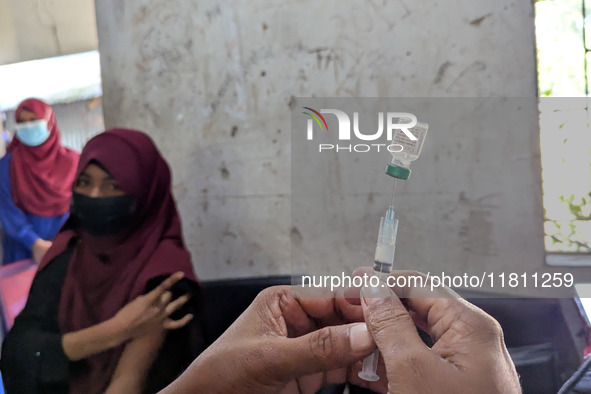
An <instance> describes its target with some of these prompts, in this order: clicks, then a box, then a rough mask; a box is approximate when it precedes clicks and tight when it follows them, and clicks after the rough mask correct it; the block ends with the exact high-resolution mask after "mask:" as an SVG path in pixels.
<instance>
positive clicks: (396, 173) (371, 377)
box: [358, 118, 429, 382]
mask: <svg viewBox="0 0 591 394" xmlns="http://www.w3.org/2000/svg"><path fill="white" fill-rule="evenodd" d="M410 120H411V122H414V123H412V124H413V126H414V127H411V128H409V130H407V131H409V132H410V133H411V135H412V136H413V137H414V138H415V139H414V140H413V139H411V138H410V137H409V136H408V135H407V134H406V133H404V132H403V131H401V130H398V131H397V132H396V134H394V136H393V138H392V142H396V143H397V144H398V145H400V146H402V147H403V149H402V151H401V152H392V156H393V157H392V162H391V163H389V164H388V166H387V167H386V174H388V175H390V176H391V177H393V178H395V179H394V182H396V178H398V179H403V180H408V178H410V168H409V167H410V163H411V162H412V161H414V160H416V159H417V158H418V157H419V154H420V153H421V150H422V148H423V143H424V142H425V137H426V136H427V131H428V130H429V125H427V124H426V123H417V122H416V118H414V119H410ZM397 231H398V219H395V218H394V191H392V204H391V205H390V207H389V208H388V210H387V211H386V216H385V217H382V219H381V221H380V232H379V234H378V242H377V245H376V253H375V257H374V265H373V270H374V273H375V275H377V276H378V278H380V284H379V285H380V286H387V284H386V278H387V277H388V276H389V275H390V273H391V272H392V270H393V269H394V253H395V251H396V232H397ZM379 357H380V351H379V350H377V349H376V350H375V351H374V352H373V353H372V354H370V355H369V356H367V357H366V358H365V359H364V360H363V369H362V370H361V371H360V372H359V373H358V375H359V377H360V378H361V379H364V380H367V381H370V382H375V381H377V380H379V379H380V377H379V376H378V375H377V374H376V370H377V366H378V359H379Z"/></svg>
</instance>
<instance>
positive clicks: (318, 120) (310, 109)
mask: <svg viewBox="0 0 591 394" xmlns="http://www.w3.org/2000/svg"><path fill="white" fill-rule="evenodd" d="M302 108H303V109H307V110H308V111H311V112H313V113H314V114H316V115H317V116H316V115H314V114H311V113H310V112H302V113H303V114H305V115H309V116H310V117H311V118H312V119H314V120H315V121H316V123H318V126H320V130H322V129H324V127H322V123H320V119H322V122H323V123H324V126H325V127H326V131H328V125H327V124H326V120H325V119H324V116H322V115H321V114H320V112H318V111H316V110H314V109H312V108H310V107H302ZM318 117H320V119H318Z"/></svg>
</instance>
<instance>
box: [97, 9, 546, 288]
mask: <svg viewBox="0 0 591 394" xmlns="http://www.w3.org/2000/svg"><path fill="white" fill-rule="evenodd" d="M96 11H97V12H96V13H97V22H98V34H99V50H100V53H101V66H102V72H103V91H104V114H105V123H106V125H107V126H116V125H117V126H127V127H135V128H139V129H142V130H145V131H147V132H148V133H150V134H151V135H152V136H153V138H154V139H155V140H156V142H157V143H158V145H159V146H160V148H161V149H162V151H163V152H164V154H165V155H166V157H167V158H168V160H169V161H170V163H171V165H172V168H173V171H174V189H175V193H176V197H177V200H178V203H179V207H180V210H181V213H182V218H183V226H184V232H185V237H186V239H187V243H188V245H189V247H190V249H191V251H192V254H193V258H194V263H195V266H196V269H197V272H198V274H199V275H200V276H201V277H203V278H223V277H238V276H256V275H267V274H278V273H290V272H291V268H290V247H291V246H294V247H298V245H302V244H303V243H305V242H306V236H307V235H306V234H305V233H302V231H303V230H302V229H300V228H297V226H292V223H291V221H290V170H291V168H292V163H291V156H290V153H291V145H290V112H291V108H292V107H293V106H294V105H295V103H296V101H295V99H294V97H298V96H300V97H310V96H315V97H363V96H367V97H376V96H377V97H387V96H393V97H399V96H416V97H421V96H441V97H458V96H468V97H470V96H479V97H489V96H513V97H534V96H535V95H536V63H535V45H534V17H533V6H532V3H531V2H527V1H514V0H494V1H493V0H489V1H485V0H457V1H453V2H449V1H435V0H430V1H426V2H425V1H421V2H418V1H416V2H412V1H403V0H393V1H387V2H386V1H369V0H368V1H363V2H360V1H345V2H344V1H340V0H329V1H322V2H315V1H306V0H304V1H289V2H286V1H261V0H252V1H248V2H246V1H243V2H242V1H232V0H221V1H210V0H204V1H196V0H193V1H180V0H138V1H134V2H122V1H118V0H101V1H97V2H96ZM530 110H531V108H530ZM531 113H532V122H531V125H530V127H529V128H528V129H527V130H523V131H521V132H523V133H525V134H524V135H523V136H522V137H521V138H514V139H512V143H515V144H519V146H513V147H512V149H511V152H513V153H514V152H519V153H520V154H522V159H523V160H525V161H527V163H528V164H527V165H526V166H524V167H522V168H523V171H520V172H518V173H517V174H514V175H515V176H513V177H512V178H511V179H510V180H509V181H506V182H505V183H504V185H506V189H505V190H502V191H500V192H501V193H505V197H504V198H503V199H501V200H502V201H511V202H512V203H515V204H518V205H517V206H514V207H512V208H511V210H510V211H505V210H504V207H503V206H502V205H495V204H487V195H488V194H489V193H490V187H488V186H485V185H486V180H485V179H482V178H483V176H484V175H486V172H485V171H483V170H482V168H483V167H482V166H476V167H474V168H473V169H472V170H470V171H469V173H470V177H469V178H468V179H465V182H464V183H463V184H462V187H460V188H458V187H457V185H455V184H454V185H455V186H454V185H451V184H449V183H446V182H442V181H441V180H440V179H437V176H438V175H437V172H427V171H425V175H424V176H423V177H422V178H416V180H415V182H416V183H415V186H414V188H412V189H411V192H412V190H414V192H412V193H411V192H409V193H410V195H408V194H407V196H406V197H404V200H403V201H401V204H402V203H404V204H405V206H406V207H407V210H408V212H418V214H417V215H416V216H414V217H412V225H411V224H408V225H407V226H406V230H405V231H406V232H407V233H406V234H405V235H404V240H405V243H404V244H403V245H399V248H398V252H397V253H398V259H400V260H401V261H412V262H416V264H414V265H413V266H415V267H417V268H419V269H422V270H428V269H430V268H436V267H437V264H438V263H439V262H438V261H434V260H435V259H436V257H437V256H438V252H437V250H435V249H433V246H432V245H429V244H428V243H426V242H425V240H424V237H423V236H422V234H423V232H424V231H425V229H428V228H432V227H433V226H432V220H434V218H433V215H431V214H429V213H424V214H420V212H421V207H422V208H424V207H425V206H428V204H429V201H430V200H429V199H428V198H427V194H425V193H428V194H429V195H433V196H435V197H436V206H437V207H446V211H445V214H446V220H443V221H441V222H440V223H438V225H437V226H436V229H437V231H440V232H446V233H448V234H452V235H450V238H451V241H452V242H451V243H450V245H449V246H448V247H449V248H450V249H451V248H453V249H454V251H453V253H450V254H449V255H450V256H455V257H458V256H459V260H458V261H457V262H454V261H450V262H448V264H451V265H450V267H451V268H453V269H455V270H460V271H461V270H463V269H464V268H465V267H466V266H467V265H469V264H470V261H472V260H474V259H475V260H478V261H479V263H486V262H493V263H494V264H495V265H496V266H497V267H499V268H507V269H509V268H511V267H512V266H513V265H514V264H515V262H516V261H520V264H525V266H527V267H529V268H532V267H533V268H537V267H541V266H542V265H543V261H544V248H543V231H542V203H541V180H540V173H539V171H540V168H539V144H538V140H537V138H538V137H537V121H536V116H537V114H536V111H535V109H534V110H531ZM434 130H435V129H434ZM473 132H474V131H473V130H471V129H470V128H469V127H464V128H461V130H460V131H458V133H456V135H454V137H460V138H461V137H462V134H461V133H473ZM432 133H433V134H435V133H437V131H432ZM429 138H433V137H429ZM438 138H439V139H440V140H441V139H444V138H445V137H444V136H440V137H438ZM469 140H470V141H472V143H470V144H468V145H467V146H463V147H462V146H455V145H454V146H452V147H451V148H450V149H451V150H452V151H446V152H440V153H441V154H445V155H456V156H457V155H463V156H464V157H468V158H469V159H468V160H467V161H466V160H464V161H462V160H449V161H448V162H449V163H450V165H451V166H452V168H450V169H449V171H450V172H453V171H454V170H456V169H457V170H458V171H459V172H461V173H466V171H467V170H466V168H467V167H470V166H472V165H473V162H471V161H470V160H476V157H478V155H479V154H481V153H479V152H482V151H483V150H486V149H487V148H489V147H490V145H485V144H489V143H491V141H492V143H493V144H496V143H498V144H502V143H501V142H499V140H498V139H497V142H494V141H495V140H494V139H493V140H490V139H488V138H484V139H478V138H476V139H474V138H472V137H470V138H469ZM499 147H502V146H501V145H499ZM501 152H502V150H501ZM436 153H437V152H436V151H435V150H434V149H433V150H432V151H431V152H429V153H426V154H428V155H431V157H430V158H428V159H424V160H426V162H428V163H429V164H431V163H433V162H434V160H435V161H436V159H435V154H436ZM487 157H488V156H487ZM296 160H297V158H294V163H293V165H296V164H297V165H302V163H296ZM488 160H490V162H489V163H490V164H491V165H496V166H498V171H499V172H500V173H503V172H505V171H510V164H509V163H505V162H503V160H494V159H492V158H490V157H489V158H488ZM453 166H457V168H454V167H453ZM512 187H515V188H516V189H518V190H519V194H511V193H512V191H511V190H512ZM325 193H326V195H325V197H327V198H329V197H330V196H334V195H339V194H342V193H343V190H342V189H341V186H339V184H338V182H332V183H330V184H329V187H327V188H326V191H325ZM413 193H416V194H414V195H413ZM506 193H508V194H509V195H506ZM362 194H364V195H365V197H364V198H365V200H366V201H368V202H371V201H372V199H374V197H373V196H374V194H375V190H367V191H363V192H362ZM419 195H421V196H422V197H423V198H420V199H417V198H413V197H417V196H419ZM387 202H388V201H387V200H386V201H380V202H376V203H373V204H371V203H368V204H365V205H364V204H361V205H358V208H357V210H356V211H353V212H350V214H351V215H352V217H355V218H356V226H358V231H359V233H361V234H364V233H367V234H371V236H368V237H362V239H360V240H355V239H353V240H343V250H345V251H349V252H350V253H352V254H351V255H350V256H351V258H352V259H353V260H354V261H353V264H356V263H357V262H359V263H360V264H365V263H369V262H370V261H369V260H371V258H372V257H373V253H372V249H373V247H374V245H375V244H374V242H375V233H376V226H377V223H379V216H380V215H382V214H383V211H384V209H385V207H386V206H387ZM521 208H523V209H521ZM353 209H355V208H353ZM434 210H436V207H435V205H433V206H432V207H431V208H429V211H428V212H433V211H434ZM341 212H343V213H345V211H341ZM512 212H522V214H520V215H518V216H515V215H512V214H511V213H512ZM491 213H492V216H491ZM491 217H492V218H493V219H491ZM409 218H410V216H409ZM298 220H300V221H302V220H303V221H306V220H308V221H312V220H313V218H311V217H300V218H298ZM407 223H408V222H407ZM402 226H403V224H401V231H402ZM483 227H484V229H483ZM503 229H510V230H511V234H515V235H517V234H518V235H519V237H510V236H507V233H506V232H504V231H503ZM292 241H293V242H292ZM486 244H490V245H494V248H493V249H489V248H484V249H486V250H487V251H489V252H490V251H491V250H492V251H493V252H491V253H492V255H491V253H488V254H484V253H480V252H482V250H483V246H482V245H486ZM359 250H361V251H363V252H364V253H365V252H367V253H365V254H363V253H362V254H360V255H357V254H355V251H359ZM499 250H503V251H508V252H507V253H504V254H503V259H502V260H501V259H499V258H498V256H495V252H494V251H499ZM341 254H345V255H346V254H347V253H341ZM310 255H311V256H313V255H314V251H311V253H310ZM359 256H362V258H361V259H359V258H358V257H359ZM345 258H346V257H345ZM366 260H367V261H366Z"/></svg>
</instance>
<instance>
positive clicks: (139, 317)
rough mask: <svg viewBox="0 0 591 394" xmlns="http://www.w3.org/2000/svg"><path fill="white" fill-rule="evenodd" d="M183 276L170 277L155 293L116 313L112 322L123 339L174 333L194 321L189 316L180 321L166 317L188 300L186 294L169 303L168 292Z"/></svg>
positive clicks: (137, 299)
mask: <svg viewBox="0 0 591 394" xmlns="http://www.w3.org/2000/svg"><path fill="white" fill-rule="evenodd" d="M183 277H184V274H183V273H182V272H177V273H174V274H172V275H170V276H169V277H168V278H166V279H165V280H163V281H162V283H160V285H158V286H157V287H156V288H155V289H154V290H152V291H150V292H149V293H147V294H144V295H141V296H139V297H137V298H136V299H134V300H133V301H131V302H130V303H128V304H127V305H125V306H124V307H123V308H121V310H120V311H119V312H117V314H116V315H115V316H114V317H113V318H112V323H113V324H114V325H115V326H116V327H118V331H119V332H120V333H121V334H122V336H123V337H124V338H125V340H127V339H132V338H137V337H141V336H143V335H145V334H147V333H149V332H151V331H152V330H155V329H165V330H175V329H178V328H181V327H183V326H185V325H186V324H187V323H188V322H189V321H190V320H191V319H192V318H193V315H192V314H187V315H185V316H183V318H181V319H179V320H172V319H170V318H169V316H170V315H171V314H172V313H173V312H174V311H176V310H178V309H179V308H180V307H182V306H183V305H184V304H185V303H186V302H187V301H188V300H189V298H190V296H189V295H184V296H181V297H179V298H177V299H176V300H174V301H171V297H172V295H171V293H170V291H169V290H170V288H171V287H172V286H173V285H174V284H175V283H176V282H178V281H179V280H181V279H182V278H183Z"/></svg>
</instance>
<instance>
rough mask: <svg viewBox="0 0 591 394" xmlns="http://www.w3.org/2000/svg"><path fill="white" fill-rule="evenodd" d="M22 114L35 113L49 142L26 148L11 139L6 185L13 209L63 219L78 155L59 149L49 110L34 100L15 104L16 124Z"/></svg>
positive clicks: (14, 139)
mask: <svg viewBox="0 0 591 394" xmlns="http://www.w3.org/2000/svg"><path fill="white" fill-rule="evenodd" d="M23 110H27V111H30V112H33V113H35V115H37V118H39V119H44V120H45V121H46V122H47V129H48V130H49V132H50V134H49V138H48V139H47V141H45V142H44V143H43V144H41V145H39V146H26V145H25V144H23V143H22V142H20V141H19V140H18V138H13V139H12V142H11V144H10V145H9V147H8V151H9V152H12V159H11V161H10V183H11V189H12V198H13V199H14V203H15V205H16V206H17V207H19V208H20V209H22V210H24V211H25V212H29V213H32V214H35V215H39V216H45V217H50V216H58V215H63V214H65V213H67V212H68V210H69V209H70V198H71V197H72V190H71V186H72V183H73V181H74V176H75V174H76V165H77V164H78V153H76V152H74V151H73V150H70V149H68V148H66V147H64V146H62V145H61V142H60V131H59V128H58V126H57V122H56V121H55V115H54V113H53V109H51V106H49V105H48V104H46V103H44V102H43V101H41V100H37V99H27V100H25V101H23V102H22V103H20V104H19V106H18V107H17V109H16V111H15V113H14V115H15V118H16V120H17V121H18V119H19V116H20V115H21V112H22V111H23Z"/></svg>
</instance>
